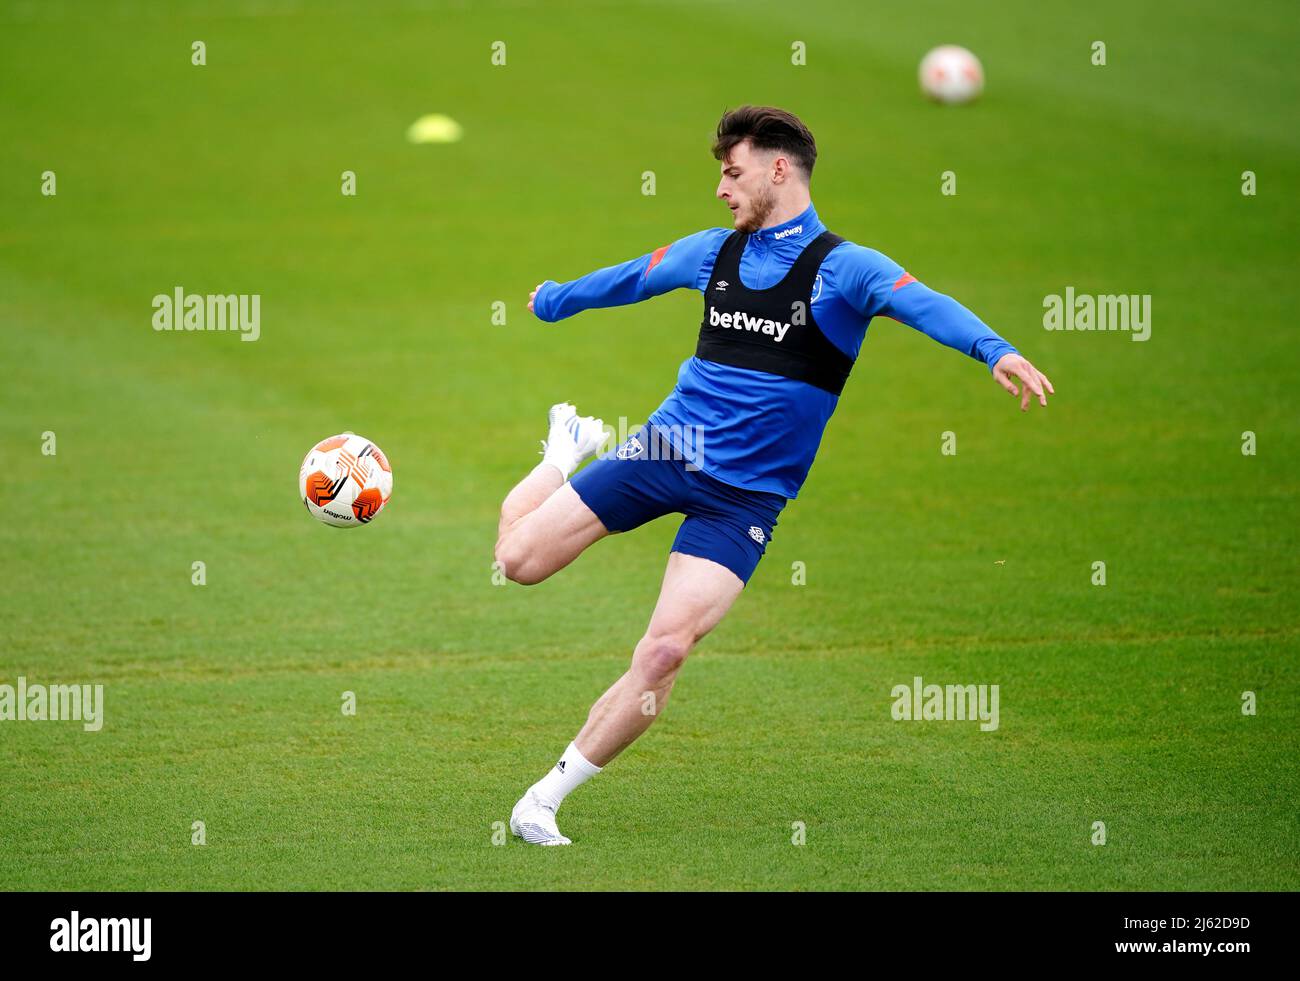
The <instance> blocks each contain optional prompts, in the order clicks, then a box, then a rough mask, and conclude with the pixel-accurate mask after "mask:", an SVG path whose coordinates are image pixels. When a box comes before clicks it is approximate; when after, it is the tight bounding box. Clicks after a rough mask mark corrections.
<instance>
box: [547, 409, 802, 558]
mask: <svg viewBox="0 0 1300 981" xmlns="http://www.w3.org/2000/svg"><path fill="white" fill-rule="evenodd" d="M572 484H573V489H574V490H575V491H577V492H578V496H579V497H580V498H582V502H583V503H584V504H586V505H587V507H589V508H591V510H592V511H593V512H595V514H596V517H597V518H599V519H600V522H601V524H603V525H604V526H605V527H606V528H607V529H608V530H609V531H611V532H618V531H631V530H632V529H633V528H637V527H640V526H641V525H643V524H645V523H646V522H647V521H652V520H654V519H655V518H658V517H661V516H663V515H665V514H670V513H673V512H677V513H680V514H684V515H686V520H685V521H683V522H682V526H681V528H679V529H678V531H677V537H676V538H675V539H673V547H672V551H674V552H681V553H683V554H685V555H698V556H699V557H701V558H705V559H711V560H712V561H714V562H717V563H718V564H719V565H724V566H726V567H727V568H728V569H730V570H731V571H732V572H734V573H735V574H736V575H737V576H738V577H739V578H740V581H741V582H744V583H747V582H749V577H750V576H752V575H753V574H754V568H755V566H757V565H758V560H759V559H761V558H762V557H763V552H764V550H765V549H766V548H767V543H768V542H769V541H771V540H772V530H773V529H774V528H775V527H776V518H777V515H779V514H780V513H781V509H782V508H783V507H785V504H786V499H785V498H784V497H782V496H781V495H780V494H770V493H767V492H766V491H749V490H744V489H743V488H740V487H733V486H731V485H730V484H724V483H723V482H722V481H720V480H717V479H716V478H714V477H710V476H709V475H708V474H706V473H705V472H704V471H703V470H700V469H697V468H695V467H692V466H690V465H689V460H688V459H687V458H685V457H683V455H682V454H681V453H679V452H676V451H674V450H673V448H672V447H671V446H670V445H669V443H668V441H667V439H666V437H665V436H664V435H663V434H662V433H661V432H660V431H659V430H657V429H655V428H653V427H642V428H641V429H639V430H637V431H636V432H634V433H633V434H632V435H631V436H629V437H628V439H627V441H626V442H624V443H623V444H621V445H620V446H618V447H616V448H615V449H613V450H611V451H609V452H608V453H605V454H602V455H601V456H599V457H597V458H596V459H595V460H594V461H592V462H591V463H590V464H588V465H587V467H586V468H585V469H583V470H580V471H578V473H577V474H576V475H575V476H574V478H573V480H572Z"/></svg>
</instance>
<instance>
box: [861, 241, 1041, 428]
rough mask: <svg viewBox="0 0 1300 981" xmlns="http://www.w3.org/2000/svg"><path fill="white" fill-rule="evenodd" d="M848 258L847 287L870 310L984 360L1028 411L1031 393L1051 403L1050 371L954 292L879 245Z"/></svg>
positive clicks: (865, 310) (869, 313)
mask: <svg viewBox="0 0 1300 981" xmlns="http://www.w3.org/2000/svg"><path fill="white" fill-rule="evenodd" d="M845 258H846V260H848V261H847V262H846V268H845V276H844V280H845V286H846V293H847V294H848V298H849V299H850V301H851V302H852V303H853V304H854V306H855V307H857V309H858V311H859V312H860V313H862V314H863V315H864V316H866V317H868V318H870V317H872V316H875V315H877V314H880V315H883V316H886V317H891V318H893V319H894V320H897V321H899V322H900V323H904V324H906V325H907V326H909V327H911V328H913V329H914V330H919V331H921V333H923V334H925V335H926V336H928V337H930V338H932V339H933V340H936V341H938V342H939V343H940V344H944V345H946V346H947V347H950V348H953V349H954V350H957V351H961V352H962V353H963V354H966V355H968V356H970V357H972V358H974V359H975V360H977V361H982V362H984V363H985V364H987V365H988V366H989V371H990V372H991V373H992V375H993V380H994V381H996V382H997V383H998V384H999V385H1001V386H1002V387H1003V388H1004V389H1006V390H1007V391H1008V392H1010V393H1011V394H1012V395H1013V396H1019V397H1020V408H1021V411H1028V409H1029V402H1030V399H1031V397H1036V398H1037V399H1038V403H1039V404H1040V405H1043V406H1046V405H1047V396H1048V395H1049V394H1051V395H1054V394H1056V390H1055V389H1054V388H1052V383H1051V382H1050V381H1049V380H1048V378H1047V376H1046V375H1044V374H1043V373H1042V372H1041V371H1039V370H1038V369H1037V368H1035V367H1034V366H1033V365H1032V364H1030V362H1029V360H1028V359H1027V358H1025V357H1024V356H1023V355H1021V354H1020V352H1019V351H1017V350H1016V349H1015V348H1014V347H1012V346H1011V345H1010V344H1009V343H1007V341H1005V340H1004V339H1003V338H1002V337H1000V336H999V335H998V334H997V333H996V332H995V331H994V330H992V329H991V328H990V327H989V326H988V325H987V324H985V323H984V322H983V321H982V320H980V318H979V317H977V316H975V314H973V313H972V312H971V311H970V310H968V309H967V308H966V307H964V306H962V305H961V304H960V303H958V302H957V301H956V300H954V299H953V298H952V297H950V296H946V295H945V294H943V293H938V292H936V291H934V290H932V289H930V288H929V287H928V286H926V285H925V284H924V283H921V282H918V281H917V279H916V277H915V276H912V275H911V274H909V273H908V272H906V271H905V270H904V269H903V267H902V266H900V265H898V263H896V262H894V261H893V260H892V259H890V258H888V257H887V256H885V255H882V254H881V253H879V252H876V251H875V250H874V249H867V248H864V247H862V246H856V245H855V246H851V251H849V252H847V253H846V256H845ZM1013 379H1014V380H1013ZM1016 382H1019V385H1017V384H1016Z"/></svg>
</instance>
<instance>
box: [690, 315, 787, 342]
mask: <svg viewBox="0 0 1300 981" xmlns="http://www.w3.org/2000/svg"><path fill="white" fill-rule="evenodd" d="M709 326H710V327H732V328H734V329H736V330H752V331H755V332H756V333H759V334H768V335H770V336H772V337H775V338H776V343H778V344H780V343H781V340H782V339H783V338H784V337H785V332H786V331H788V330H789V329H790V325H789V324H779V323H777V322H776V321H775V320H764V319H763V318H762V317H751V316H750V315H749V314H747V313H745V312H744V311H737V312H736V313H718V311H717V308H715V307H713V306H710V307H709Z"/></svg>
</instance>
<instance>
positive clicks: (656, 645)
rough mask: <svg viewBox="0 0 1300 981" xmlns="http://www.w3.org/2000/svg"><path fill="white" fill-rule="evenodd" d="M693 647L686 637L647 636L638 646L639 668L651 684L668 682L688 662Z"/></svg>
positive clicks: (636, 657)
mask: <svg viewBox="0 0 1300 981" xmlns="http://www.w3.org/2000/svg"><path fill="white" fill-rule="evenodd" d="M690 652H691V645H690V643H689V642H688V641H687V640H686V639H685V638H684V637H676V636H673V635H672V634H659V635H654V634H646V636H644V637H643V638H641V643H639V644H637V646H636V654H635V659H636V661H637V666H638V667H639V668H640V669H641V672H642V673H643V674H644V675H645V677H646V680H647V681H649V682H651V683H659V682H663V681H667V680H669V679H670V678H672V677H673V675H675V674H676V673H677V672H678V671H679V670H680V669H681V666H682V665H683V664H684V663H685V661H686V656H687V655H688V654H690Z"/></svg>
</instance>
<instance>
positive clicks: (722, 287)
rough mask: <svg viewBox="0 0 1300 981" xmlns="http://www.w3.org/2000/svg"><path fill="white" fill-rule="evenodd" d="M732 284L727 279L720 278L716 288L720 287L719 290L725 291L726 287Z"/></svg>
mask: <svg viewBox="0 0 1300 981" xmlns="http://www.w3.org/2000/svg"><path fill="white" fill-rule="evenodd" d="M730 285H731V284H730V283H728V282H727V281H726V280H725V279H720V280H718V285H717V286H716V287H715V288H716V289H718V290H720V291H723V292H725V291H726V289H727V287H728V286H730Z"/></svg>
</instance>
